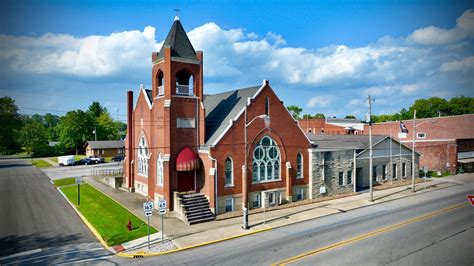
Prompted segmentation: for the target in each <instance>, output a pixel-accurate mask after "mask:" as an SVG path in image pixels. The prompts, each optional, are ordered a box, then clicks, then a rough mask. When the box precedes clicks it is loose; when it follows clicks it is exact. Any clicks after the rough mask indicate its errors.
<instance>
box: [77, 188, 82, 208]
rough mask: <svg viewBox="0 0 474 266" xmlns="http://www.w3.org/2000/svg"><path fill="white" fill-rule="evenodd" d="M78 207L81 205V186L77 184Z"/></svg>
mask: <svg viewBox="0 0 474 266" xmlns="http://www.w3.org/2000/svg"><path fill="white" fill-rule="evenodd" d="M77 205H81V184H80V183H77Z"/></svg>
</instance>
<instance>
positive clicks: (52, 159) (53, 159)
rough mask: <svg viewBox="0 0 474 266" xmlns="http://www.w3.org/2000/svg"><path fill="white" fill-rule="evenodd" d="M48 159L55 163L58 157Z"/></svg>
mask: <svg viewBox="0 0 474 266" xmlns="http://www.w3.org/2000/svg"><path fill="white" fill-rule="evenodd" d="M48 159H50V160H51V161H53V162H55V163H58V157H50V158H48Z"/></svg>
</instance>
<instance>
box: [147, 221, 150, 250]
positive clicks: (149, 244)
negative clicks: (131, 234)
mask: <svg viewBox="0 0 474 266" xmlns="http://www.w3.org/2000/svg"><path fill="white" fill-rule="evenodd" d="M147 220H148V249H150V216H148V217H147Z"/></svg>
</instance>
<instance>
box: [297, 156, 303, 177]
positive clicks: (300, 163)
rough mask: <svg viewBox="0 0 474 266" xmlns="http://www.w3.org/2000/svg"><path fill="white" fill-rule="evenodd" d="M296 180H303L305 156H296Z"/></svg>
mask: <svg viewBox="0 0 474 266" xmlns="http://www.w3.org/2000/svg"><path fill="white" fill-rule="evenodd" d="M296 178H303V155H302V154H301V152H300V153H298V155H296Z"/></svg>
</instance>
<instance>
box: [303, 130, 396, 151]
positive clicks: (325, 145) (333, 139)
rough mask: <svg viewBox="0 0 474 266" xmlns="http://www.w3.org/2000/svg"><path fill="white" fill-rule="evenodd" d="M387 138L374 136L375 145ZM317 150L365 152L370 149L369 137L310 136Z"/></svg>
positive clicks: (373, 143) (373, 142)
mask: <svg viewBox="0 0 474 266" xmlns="http://www.w3.org/2000/svg"><path fill="white" fill-rule="evenodd" d="M386 137H387V136H380V135H376V136H372V145H375V144H376V143H378V142H379V141H381V140H382V139H384V138H386ZM308 138H309V139H310V140H311V142H312V143H313V148H314V149H316V150H365V149H368V148H369V136H368V135H316V134H314V135H313V134H308Z"/></svg>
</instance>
